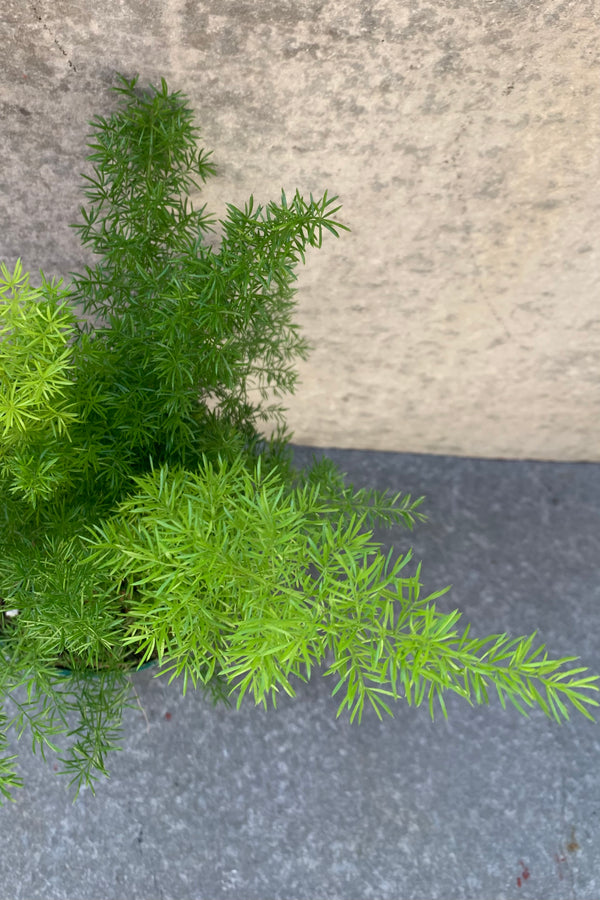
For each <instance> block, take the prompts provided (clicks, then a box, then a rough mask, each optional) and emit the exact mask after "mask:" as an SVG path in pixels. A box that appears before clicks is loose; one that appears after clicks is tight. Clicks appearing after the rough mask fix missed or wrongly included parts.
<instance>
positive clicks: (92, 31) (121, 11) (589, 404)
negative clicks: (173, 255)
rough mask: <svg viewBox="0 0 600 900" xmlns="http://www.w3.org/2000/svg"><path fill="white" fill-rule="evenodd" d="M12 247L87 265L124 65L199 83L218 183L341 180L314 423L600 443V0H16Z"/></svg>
mask: <svg viewBox="0 0 600 900" xmlns="http://www.w3.org/2000/svg"><path fill="white" fill-rule="evenodd" d="M0 37H1V39H2V46H3V47H4V48H5V52H4V53H3V55H2V63H1V65H0V121H1V122H2V126H1V129H0V150H1V153H2V160H3V165H2V175H1V184H0V192H1V193H0V217H1V222H2V228H1V229H0V258H3V259H5V260H7V261H8V262H11V263H12V262H13V261H14V260H15V259H16V258H17V257H18V256H21V257H23V260H24V264H25V266H26V267H27V268H28V269H30V270H32V271H33V272H34V273H35V272H37V270H38V268H40V267H41V268H43V269H44V271H45V272H47V273H48V274H57V275H65V276H66V275H67V273H68V272H69V271H70V270H78V269H80V268H81V266H82V264H83V261H85V257H84V256H83V255H82V253H81V252H80V249H79V248H78V245H77V236H76V234H75V233H74V232H73V231H71V230H69V229H68V227H67V224H68V223H69V222H72V221H74V220H76V219H77V217H78V207H79V203H80V200H81V196H80V181H79V179H78V173H79V172H80V171H81V170H82V169H83V168H84V165H83V162H82V160H83V156H84V153H85V146H84V141H85V135H86V133H87V123H88V121H89V119H90V118H91V117H92V116H93V115H95V114H106V113H108V112H110V110H111V109H112V106H113V103H114V99H113V97H112V96H111V95H110V93H109V87H110V86H111V85H112V84H114V83H115V71H121V72H123V73H125V74H127V75H131V74H134V73H136V72H138V73H139V74H140V78H141V82H142V83H144V82H148V81H152V82H154V83H158V82H159V79H160V77H161V76H164V77H166V79H167V81H168V83H169V85H170V86H171V87H172V88H173V89H181V90H183V91H185V92H187V93H188V95H189V97H190V99H191V102H192V104H193V106H194V108H195V110H196V111H197V115H198V121H199V123H200V125H201V127H202V130H203V134H204V142H205V144H206V146H207V147H208V148H210V149H214V151H215V161H216V163H217V164H218V166H219V174H218V178H216V179H214V180H213V181H212V182H211V183H210V184H209V185H208V187H207V189H206V191H205V194H204V200H205V201H206V202H207V203H208V208H209V209H210V210H213V211H214V212H215V213H216V214H217V216H219V217H221V216H223V215H224V214H225V205H226V203H227V202H233V203H236V204H238V205H243V203H244V202H245V201H246V199H247V198H248V196H249V195H250V194H251V193H253V194H254V196H255V198H256V199H257V200H258V201H260V202H263V203H264V202H266V201H268V200H270V199H277V198H278V197H279V195H280V189H281V188H282V187H284V188H285V189H286V191H287V192H289V193H293V191H294V189H295V188H296V187H298V188H299V189H300V190H301V191H302V192H303V193H305V194H308V193H309V192H311V191H312V192H313V193H314V194H315V195H320V194H321V193H322V192H323V191H324V190H325V189H327V190H328V191H329V192H330V193H332V194H338V195H339V196H340V200H341V202H342V204H343V209H342V211H341V213H340V216H341V219H342V221H343V222H344V223H345V224H347V225H348V226H350V227H351V229H352V232H351V234H344V235H343V236H342V237H341V238H340V239H339V240H338V241H336V240H335V239H334V238H330V239H329V238H328V239H327V240H326V242H325V245H324V247H323V248H322V249H321V251H319V252H316V253H313V254H311V255H310V257H309V258H308V266H307V268H306V269H305V270H304V271H303V272H302V273H301V278H300V282H299V287H300V293H299V295H298V303H299V311H298V318H299V321H300V322H301V324H302V326H303V328H304V330H305V334H306V336H307V337H309V339H311V341H312V342H313V345H314V347H315V349H314V352H313V354H312V356H311V357H310V359H309V360H308V361H307V362H305V363H302V365H301V366H300V372H301V377H302V382H301V384H300V386H299V388H298V391H297V393H296V395H295V397H293V398H292V399H290V401H289V410H290V412H289V422H290V427H291V428H292V429H293V431H294V433H295V439H296V440H297V441H298V442H299V443H303V444H311V445H315V446H325V445H329V446H340V447H362V448H371V449H383V450H395V451H411V452H429V453H439V454H445V453H446V454H456V455H459V456H460V455H463V456H480V457H489V458H494V457H500V458H521V459H523V458H525V459H527V458H529V459H548V460H552V459H555V460H592V461H593V460H596V461H599V460H600V416H598V408H599V406H600V378H599V375H598V359H599V355H600V354H599V351H600V318H599V317H598V312H597V294H598V282H599V276H600V245H599V243H598V237H597V233H598V220H599V213H600V178H599V177H598V176H599V175H600V116H599V115H598V109H599V108H600V103H599V99H600V98H599V92H600V79H599V78H598V60H599V58H600V56H599V54H600V10H599V7H598V3H597V0H570V2H569V0H567V2H565V0H534V2H527V3H522V2H518V0H488V2H486V3H481V2H475V0H445V2H441V3H428V2H423V0H410V2H409V0H328V2H327V0H261V2H260V3H249V2H240V0H196V2H193V0H192V2H190V0H110V2H107V3H100V4H99V3H97V2H93V0H36V2H31V3H23V2H22V0H3V4H2V17H1V21H0Z"/></svg>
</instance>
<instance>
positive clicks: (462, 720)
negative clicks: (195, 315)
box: [0, 448, 600, 900]
mask: <svg viewBox="0 0 600 900" xmlns="http://www.w3.org/2000/svg"><path fill="white" fill-rule="evenodd" d="M326 453H327V455H328V456H330V457H331V458H333V459H334V460H335V461H336V462H338V463H339V465H340V467H341V468H342V471H345V472H347V473H348V476H349V481H351V482H353V483H354V484H355V486H356V487H363V486H364V487H369V486H371V487H378V488H381V489H384V488H387V489H390V490H392V491H394V492H397V491H402V492H410V493H411V494H412V495H413V497H416V496H420V495H421V494H425V495H426V501H425V504H424V507H423V510H424V512H426V513H427V514H428V515H429V517H430V518H429V522H428V523H427V524H423V525H420V526H418V527H417V529H416V530H415V531H413V532H412V533H410V532H408V531H406V530H405V529H400V528H396V529H393V530H392V531H391V532H387V531H383V532H380V533H378V537H380V538H381V539H384V538H385V540H386V543H387V544H388V545H390V546H391V545H394V546H395V547H396V549H397V550H398V552H402V553H404V552H406V550H407V549H408V547H409V546H412V547H413V548H414V552H415V563H416V560H419V559H422V560H423V570H422V580H423V585H424V587H423V590H426V591H432V590H434V589H437V588H440V587H443V586H445V585H447V584H452V585H453V588H452V591H451V592H450V593H449V594H446V595H445V596H444V597H443V598H442V599H441V600H440V604H444V609H447V610H450V609H453V608H458V609H459V610H460V611H461V612H462V614H463V623H464V624H466V622H467V621H470V622H471V623H472V626H473V632H474V633H476V634H479V635H484V634H489V633H494V632H505V631H507V632H509V633H511V634H513V635H515V636H516V635H519V634H526V633H530V632H532V631H533V630H534V629H536V628H538V629H539V639H540V641H543V642H545V643H546V645H547V647H548V649H549V651H550V652H551V653H552V654H555V655H559V654H560V655H570V654H576V655H580V656H581V659H582V664H583V665H587V666H590V667H591V668H592V669H594V668H595V670H596V671H597V670H598V662H599V657H600V653H599V647H598V634H599V633H600V602H599V601H600V583H599V579H598V558H599V551H600V537H599V535H600V527H599V526H600V512H599V510H600V466H598V465H595V464H565V463H540V462H507V461H499V460H494V461H492V460H474V459H458V458H451V457H441V456H424V455H403V454H393V453H374V452H371V453H364V452H358V451H352V450H337V451H334V450H329V451H326ZM311 455H312V451H311V450H310V449H309V448H297V450H296V460H297V462H298V463H303V462H304V463H307V462H309V461H310V458H311ZM133 680H134V685H135V689H136V691H137V694H138V697H139V702H140V704H141V707H142V708H143V711H144V712H143V714H142V712H140V711H137V712H136V711H134V710H131V711H129V712H128V714H127V716H126V719H125V721H124V732H123V739H122V741H121V744H122V747H123V750H122V752H121V753H118V754H115V755H113V758H112V759H111V760H109V769H110V772H111V778H110V780H108V781H106V780H104V781H102V782H101V783H100V784H99V786H98V789H97V795H96V797H95V798H94V797H92V795H91V794H90V793H89V791H86V790H84V791H83V792H82V794H81V795H80V798H79V800H78V802H77V804H76V805H72V804H71V801H70V797H69V795H68V793H67V791H66V787H65V785H64V784H62V783H60V782H59V780H58V778H57V777H56V776H54V774H53V772H52V768H53V763H52V760H51V759H50V758H49V759H48V762H47V764H46V765H44V764H43V763H42V762H41V761H40V760H39V759H37V758H34V757H32V756H31V755H30V754H29V752H28V748H27V746H26V741H27V739H26V738H24V739H23V744H24V745H25V746H23V747H21V753H22V765H21V774H22V775H23V777H24V778H25V782H26V786H25V788H24V789H23V790H22V791H21V792H20V793H19V794H18V795H17V797H18V799H17V802H16V804H13V805H11V806H7V807H5V808H4V809H2V811H1V813H0V816H1V821H2V829H1V830H0V898H2V900H97V898H99V897H102V898H103V900H124V898H127V900H159V898H160V900H367V898H369V900H371V898H372V900H409V898H410V900H438V898H439V900H481V898H486V900H572V898H578V900H597V898H598V897H599V896H600V874H599V873H600V776H599V774H598V760H599V759H600V736H599V733H598V724H593V723H590V722H588V721H587V720H585V719H584V718H583V717H581V716H579V715H575V716H574V717H573V718H572V719H571V720H570V721H569V722H568V723H566V724H563V725H558V724H556V723H554V722H552V721H549V720H548V719H546V718H545V717H544V715H543V714H542V713H541V712H537V711H534V712H533V713H532V714H531V717H530V719H529V720H527V719H524V718H522V717H521V716H520V715H519V714H518V713H517V712H516V710H514V709H513V708H510V709H507V710H506V711H502V709H501V708H500V706H499V704H498V703H497V702H492V704H491V706H490V707H489V708H488V707H475V708H470V707H469V706H468V705H466V704H465V703H464V702H463V701H462V700H461V699H460V698H458V697H451V698H450V699H449V702H448V713H449V717H448V721H447V722H445V721H444V719H443V718H442V717H441V716H440V717H436V719H435V721H434V722H433V723H432V722H431V721H430V719H429V714H428V711H427V710H426V709H425V708H419V709H411V708H409V707H408V706H407V705H406V704H404V703H399V704H398V705H397V706H396V707H395V708H394V713H395V717H394V718H393V719H390V718H387V717H386V719H385V720H384V721H381V722H380V721H379V720H378V719H377V718H376V716H375V714H374V713H372V712H370V711H366V712H365V715H364V717H363V721H362V723H361V724H360V725H358V724H357V723H353V724H350V723H349V721H348V717H347V716H346V715H342V716H341V717H340V718H338V719H336V710H337V706H338V703H337V702H336V698H332V697H331V690H332V688H333V683H332V682H330V681H329V679H325V678H322V677H320V675H319V673H317V674H315V675H314V677H313V678H312V680H311V681H310V682H309V683H308V684H306V685H305V684H300V685H299V686H298V690H297V696H296V697H295V698H293V699H292V698H286V697H283V698H282V699H281V702H280V703H278V706H277V710H273V709H272V708H270V709H268V710H264V709H263V708H262V707H261V708H255V707H253V706H252V705H251V704H250V703H244V704H243V705H242V707H241V709H240V710H239V711H235V710H228V709H226V708H224V707H217V708H213V707H212V706H211V705H210V703H209V702H208V701H207V700H205V699H204V698H203V697H202V695H200V694H199V693H194V692H193V691H192V692H189V693H188V694H187V696H186V697H185V698H183V697H182V696H181V690H180V687H179V685H177V684H176V683H173V684H171V685H169V684H168V683H167V681H166V679H156V678H153V676H152V673H151V671H149V670H148V671H145V672H141V673H138V674H136V675H135V676H134V677H133Z"/></svg>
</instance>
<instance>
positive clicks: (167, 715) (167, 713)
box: [165, 712, 172, 722]
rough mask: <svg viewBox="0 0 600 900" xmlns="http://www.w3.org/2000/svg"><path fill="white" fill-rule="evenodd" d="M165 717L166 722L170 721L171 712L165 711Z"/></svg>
mask: <svg viewBox="0 0 600 900" xmlns="http://www.w3.org/2000/svg"><path fill="white" fill-rule="evenodd" d="M165 719H166V720H167V722H170V721H171V719H172V716H171V713H169V712H166V713H165Z"/></svg>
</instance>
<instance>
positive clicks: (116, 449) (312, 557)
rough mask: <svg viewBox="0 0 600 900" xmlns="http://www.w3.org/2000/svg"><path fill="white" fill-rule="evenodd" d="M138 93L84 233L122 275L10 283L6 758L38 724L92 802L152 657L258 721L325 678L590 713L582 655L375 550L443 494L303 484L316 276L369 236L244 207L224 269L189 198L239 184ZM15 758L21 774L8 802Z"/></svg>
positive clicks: (2, 558) (2, 573)
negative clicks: (300, 435) (300, 392)
mask: <svg viewBox="0 0 600 900" xmlns="http://www.w3.org/2000/svg"><path fill="white" fill-rule="evenodd" d="M115 90H116V92H117V94H118V103H117V110H116V111H115V112H114V113H113V114H112V115H111V116H110V117H109V118H103V117H97V118H95V119H94V120H92V123H91V125H92V135H91V138H90V142H89V147H90V150H91V154H90V155H89V156H88V159H89V160H90V161H91V163H92V168H93V173H92V174H91V175H86V176H84V178H85V180H86V188H85V195H86V197H87V200H88V205H87V206H86V207H83V208H82V210H81V214H82V221H81V222H80V223H78V224H76V225H75V226H73V227H75V228H77V230H78V231H79V234H80V238H81V241H82V243H83V245H85V246H88V247H89V248H90V249H91V250H93V252H94V253H95V254H96V256H97V258H98V262H97V263H96V265H95V266H94V267H93V268H92V267H90V266H86V267H85V269H84V271H83V274H81V273H80V274H73V273H72V280H71V282H70V284H69V286H68V287H67V288H65V287H63V286H62V282H55V281H48V280H47V279H46V278H45V276H44V275H43V274H42V284H41V286H40V287H37V288H34V287H32V286H31V285H30V283H29V276H28V275H27V274H26V273H24V272H23V271H22V267H21V263H20V262H17V264H16V266H15V267H14V269H13V271H12V272H11V271H9V269H8V268H7V267H6V265H2V267H1V278H0V338H1V340H0V426H1V435H0V481H1V487H2V491H1V495H0V496H1V498H2V499H1V506H0V631H1V634H0V654H1V665H0V696H1V697H2V702H3V706H2V712H1V714H0V725H2V727H3V730H2V733H1V736H0V743H2V747H3V748H4V749H3V751H2V752H4V753H5V754H6V753H7V750H6V748H7V729H10V728H13V729H15V730H16V733H17V735H18V736H19V737H20V736H21V735H22V733H23V732H24V730H25V729H28V730H29V732H30V734H31V737H32V744H33V748H34V749H40V750H41V752H42V753H44V751H45V748H51V749H52V750H54V751H56V752H57V753H59V755H60V754H62V755H60V759H61V761H62V763H63V769H62V771H63V772H66V773H67V774H68V775H70V776H71V783H72V784H73V785H74V786H75V797H76V796H77V794H78V792H79V790H80V788H81V786H82V785H84V784H87V785H89V786H90V787H91V788H92V790H93V789H94V782H95V779H96V778H97V777H98V775H99V774H101V773H104V774H106V757H107V754H108V752H109V751H110V750H111V749H113V748H115V747H116V746H117V745H116V740H117V739H118V733H119V728H120V721H121V715H122V712H123V709H124V708H125V707H126V706H127V705H130V704H132V703H133V700H132V695H131V688H130V681H129V676H128V672H130V671H131V670H132V669H134V668H138V667H140V666H142V665H145V664H150V663H155V664H157V666H158V669H157V674H159V675H166V676H168V677H170V678H171V679H173V678H179V679H181V683H182V687H183V690H184V691H185V690H186V688H187V686H188V685H189V684H190V683H191V684H192V685H193V686H194V687H195V688H202V689H204V690H206V691H207V692H208V693H209V695H211V696H212V698H213V699H214V700H215V702H218V701H225V702H230V698H232V697H233V698H235V700H236V702H237V704H238V705H239V703H240V702H242V699H243V698H244V696H246V695H249V696H250V697H251V698H252V700H253V701H254V702H255V703H263V704H266V703H267V702H268V701H272V702H273V703H274V704H275V703H276V699H277V695H278V692H280V691H284V692H285V693H287V694H290V695H293V694H294V681H295V680H298V679H300V680H302V679H306V678H308V677H310V674H311V672H312V670H313V668H318V667H321V668H323V667H325V675H326V676H330V677H332V678H333V680H334V685H333V694H335V695H336V696H337V698H338V700H339V711H338V714H339V713H341V712H342V711H343V710H347V711H348V712H349V714H350V718H351V719H355V718H356V719H358V720H360V718H361V715H362V712H363V709H364V706H365V704H366V703H367V704H370V705H371V706H373V707H374V709H375V711H376V712H377V714H378V715H381V713H382V712H386V713H390V714H391V713H392V708H391V707H392V704H393V702H394V701H396V700H398V699H401V698H402V699H405V700H406V701H408V703H410V704H415V705H419V704H421V703H424V702H425V703H427V704H428V705H429V709H430V711H431V714H432V715H433V713H434V708H435V707H436V705H437V706H438V707H439V708H440V709H441V711H442V712H443V714H444V715H445V714H446V709H445V704H444V697H445V695H446V693H447V692H448V691H451V692H454V693H457V694H459V695H460V696H461V697H464V699H465V700H467V701H468V702H470V703H483V702H487V700H488V696H489V692H490V691H493V692H495V693H496V694H497V695H498V696H499V698H500V700H501V702H502V704H505V703H506V701H507V700H508V701H509V702H510V703H513V704H514V705H515V706H517V708H518V709H520V710H521V711H522V712H526V711H527V708H528V707H532V706H538V707H541V708H542V709H543V710H544V712H545V713H546V714H548V715H549V716H552V717H553V718H554V719H556V720H558V721H561V720H562V719H563V718H568V716H569V709H570V708H575V709H577V710H578V711H579V712H581V713H582V714H583V715H585V716H587V717H588V718H591V717H592V716H591V712H590V707H591V706H596V705H597V702H596V700H594V699H593V692H594V691H596V690H597V686H596V683H595V682H596V680H597V676H591V675H588V674H587V670H586V669H584V668H583V667H580V666H576V665H573V663H574V661H575V659H576V658H575V657H569V658H563V659H551V658H549V656H548V654H547V652H546V650H545V649H544V647H535V646H534V636H533V635H532V636H531V637H526V638H525V637H519V638H516V639H511V638H509V637H508V636H507V635H504V634H503V635H493V636H491V637H485V638H475V637H472V636H471V635H470V632H469V628H468V627H467V628H466V629H464V630H460V629H459V618H460V616H459V614H458V612H456V611H455V612H452V613H449V614H446V613H443V612H441V611H440V609H438V607H437V606H436V603H435V601H436V599H437V598H439V597H440V596H441V595H442V594H444V593H445V592H446V591H447V590H448V588H445V589H443V590H440V591H437V592H436V593H433V594H430V595H429V596H426V597H424V596H421V593H420V587H421V584H420V581H419V579H420V571H421V566H420V564H419V565H418V566H417V569H416V572H415V573H413V574H409V572H408V564H409V562H410V560H411V552H410V551H409V552H408V553H405V554H396V555H394V553H393V552H390V553H387V554H386V553H385V552H384V549H383V546H382V545H381V544H379V543H377V541H375V540H374V539H373V530H372V529H373V526H374V525H375V524H376V523H380V524H385V525H398V524H403V525H405V526H406V527H408V528H409V529H412V528H413V526H414V524H415V523H416V522H417V521H423V520H425V516H424V515H423V513H422V512H421V511H420V510H419V507H420V505H421V503H422V500H423V498H422V497H420V498H417V499H414V500H413V499H412V498H411V496H410V495H406V496H402V495H400V494H398V495H396V496H393V497H392V496H390V495H389V493H387V492H381V491H379V492H378V491H367V490H356V489H354V487H353V486H352V485H349V484H347V483H346V480H345V476H344V475H343V474H342V473H341V472H339V471H338V470H337V468H336V467H335V466H334V465H333V463H331V462H330V461H329V460H320V461H313V463H312V465H310V466H308V467H306V468H304V469H297V468H295V467H294V465H293V457H292V453H291V449H290V446H289V440H290V435H289V433H288V432H287V431H286V428H285V420H284V417H283V412H284V410H283V408H282V407H281V406H280V405H279V404H278V402H274V401H278V398H281V397H282V395H284V394H285V393H286V392H290V391H293V390H294V387H295V382H296V373H295V370H294V367H293V364H294V361H295V360H297V359H299V358H305V357H306V354H307V352H308V345H307V343H306V342H305V341H304V339H303V338H302V337H301V336H300V335H299V332H298V327H297V325H296V324H295V323H294V321H293V318H292V314H293V310H294V294H295V290H294V288H293V283H294V280H295V278H296V274H295V270H296V268H297V265H298V263H299V262H300V261H302V262H304V260H305V251H306V249H307V248H309V247H320V246H321V243H322V239H323V234H324V232H329V233H331V234H333V235H335V236H338V235H339V232H340V230H347V229H346V227H345V226H344V225H342V224H341V223H340V222H338V221H336V219H335V218H334V216H335V214H336V213H337V212H338V210H339V206H335V202H336V199H337V198H335V197H332V198H330V197H328V196H327V194H326V193H325V194H324V195H323V196H322V197H320V198H317V199H315V198H314V197H313V196H312V195H311V196H310V199H309V200H306V199H304V198H303V197H302V196H301V195H300V194H299V193H296V194H295V196H294V197H293V198H292V199H288V198H286V196H285V194H284V193H282V195H281V199H280V201H279V202H278V203H275V202H272V203H269V204H268V205H267V206H266V207H265V208H263V207H261V206H256V205H255V203H254V200H253V198H252V197H251V198H250V200H249V202H248V203H247V204H246V206H245V208H244V209H243V210H242V209H238V208H236V207H235V206H231V205H230V206H228V207H227V217H226V218H225V219H224V220H223V221H222V222H221V226H222V239H221V243H220V246H219V248H218V250H215V249H214V248H213V247H212V246H211V245H210V243H209V242H208V240H207V233H208V232H209V230H211V229H212V225H213V224H214V220H213V219H211V218H210V217H209V216H208V215H207V214H206V213H205V209H204V208H202V209H200V210H195V209H193V208H192V207H191V206H190V204H189V200H188V197H189V192H190V189H191V188H192V187H193V186H195V187H197V188H198V187H200V182H204V181H205V180H206V178H207V177H208V176H209V175H213V174H215V169H214V167H213V165H212V164H211V162H210V154H208V153H206V152H205V151H204V150H199V149H198V147H197V139H198V132H197V130H196V129H195V127H194V125H193V116H192V112H191V110H190V108H189V105H188V102H187V100H186V98H185V96H184V95H183V94H181V93H180V92H177V93H171V92H169V90H168V87H167V84H166V83H165V81H164V80H162V81H161V85H160V87H153V86H150V87H149V88H148V89H146V90H140V89H139V88H138V86H137V79H136V78H133V79H130V80H128V79H127V78H125V77H123V76H119V83H118V86H117V87H116V88H115ZM252 392H254V393H252ZM257 392H258V397H259V399H257ZM269 420H271V421H273V422H275V424H276V429H275V431H274V432H273V435H272V436H271V437H270V438H268V439H267V438H266V437H265V436H264V434H263V432H262V431H261V427H262V426H261V423H264V422H266V421H269ZM65 676H67V677H65ZM59 735H62V738H61V740H63V743H64V740H66V741H67V749H66V750H64V749H63V750H61V749H59V748H58V747H57V745H56V744H55V742H54V741H55V739H56V738H57V737H58V736H59ZM69 741H70V744H69ZM15 760H16V757H14V756H9V755H5V756H4V758H3V759H1V760H0V791H2V794H3V796H4V797H5V798H10V799H13V796H12V791H13V788H15V787H17V786H18V785H19V784H20V779H19V777H18V776H17V772H16V768H15Z"/></svg>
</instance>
